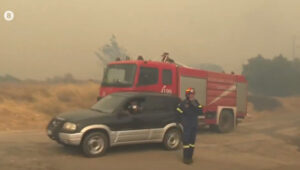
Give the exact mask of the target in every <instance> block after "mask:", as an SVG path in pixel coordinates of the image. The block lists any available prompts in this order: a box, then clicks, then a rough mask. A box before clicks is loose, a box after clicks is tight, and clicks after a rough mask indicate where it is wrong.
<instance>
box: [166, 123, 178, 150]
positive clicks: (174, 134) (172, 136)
mask: <svg viewBox="0 0 300 170" xmlns="http://www.w3.org/2000/svg"><path fill="white" fill-rule="evenodd" d="M180 143H181V131H180V130H179V129H175V128H173V129H170V130H168V131H167V132H166V133H165V136H164V140H163V144H164V146H165V148H166V149H167V150H176V149H178V147H179V146H180Z"/></svg>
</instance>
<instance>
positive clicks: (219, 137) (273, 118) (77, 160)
mask: <svg viewBox="0 0 300 170" xmlns="http://www.w3.org/2000/svg"><path fill="white" fill-rule="evenodd" d="M0 158H1V159H0V169H1V170H15V169H22V170H27V169H28V170H29V169H30V170H36V169H43V170H44V169H45V170H76V169H106V170H108V169H122V170H124V169H128V170H133V169H145V170H147V169H149V170H154V169H172V170H174V169H183V168H186V169H197V170H199V169H209V170H213V169H231V170H233V169H242V170H246V169H251V170H253V169H263V170H268V169H270V170H281V169H289V170H293V169H295V170H296V169H297V170H298V169H300V114H296V113H295V114H291V113H289V114H287V113H282V114H273V115H271V114H267V115H263V116H260V117H259V118H255V120H252V119H251V118H250V119H249V120H247V121H245V122H242V123H241V124H239V126H238V128H237V129H236V130H235V131H234V132H232V133H229V134H217V133H214V132H210V131H208V130H201V131H200V132H199V135H198V141H197V143H196V152H195V156H194V159H195V161H194V164H192V165H184V164H182V163H181V151H171V152H170V151H165V150H164V149H162V147H161V146H160V145H157V144H150V145H144V144H143V145H135V146H121V147H116V148H112V149H110V150H109V152H108V154H107V155H105V156H104V157H100V158H85V157H83V156H82V154H81V152H80V150H79V149H76V148H66V147H63V146H61V145H58V144H57V143H55V142H53V141H51V140H50V139H48V137H47V136H46V134H45V132H44V131H42V130H41V131H19V132H0Z"/></svg>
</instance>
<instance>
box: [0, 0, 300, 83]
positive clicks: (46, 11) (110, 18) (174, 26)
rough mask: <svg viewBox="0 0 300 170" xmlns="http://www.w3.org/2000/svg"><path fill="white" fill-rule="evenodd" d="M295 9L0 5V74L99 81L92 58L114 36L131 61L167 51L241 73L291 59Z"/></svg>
mask: <svg viewBox="0 0 300 170" xmlns="http://www.w3.org/2000/svg"><path fill="white" fill-rule="evenodd" d="M299 9H300V1H299V0H1V1H0V14H1V18H0V75H4V74H11V75H14V76H16V77H18V78H21V79H25V78H35V79H44V78H46V77H52V76H54V75H63V74H65V73H72V74H73V75H74V76H75V77H76V78H80V79H89V78H94V79H97V78H99V75H100V72H101V70H102V67H101V63H100V60H99V59H98V58H97V57H96V55H95V54H94V52H95V51H97V49H98V48H99V47H102V46H103V45H105V44H107V43H109V39H110V37H111V36H112V34H114V35H115V36H116V38H117V41H118V43H119V45H120V46H121V47H123V48H125V49H126V50H127V51H128V54H129V55H130V56H131V57H133V58H135V57H136V56H137V55H143V56H145V57H146V58H147V59H152V60H153V59H159V56H160V55H161V54H162V53H163V52H165V51H167V52H169V53H170V55H171V57H172V58H174V59H175V60H178V61H179V62H181V63H185V64H186V65H191V64H195V63H214V64H217V65H220V66H222V67H223V68H224V69H225V71H227V72H229V71H232V70H233V71H235V72H241V70H242V64H245V63H247V60H248V59H249V58H251V57H254V56H256V55H257V54H262V55H263V56H264V57H267V58H272V57H274V56H276V55H279V54H283V55H284V56H286V57H288V58H292V39H293V36H295V35H299V36H300V10H299ZM6 10H11V11H13V12H14V13H15V18H14V20H13V21H10V22H8V21H5V20H4V17H3V14H4V12H5V11H6ZM296 42H297V44H299V45H300V37H298V40H297V41H296ZM296 52H297V53H298V54H299V55H298V56H300V48H298V49H297V50H296ZM297 53H296V54H297Z"/></svg>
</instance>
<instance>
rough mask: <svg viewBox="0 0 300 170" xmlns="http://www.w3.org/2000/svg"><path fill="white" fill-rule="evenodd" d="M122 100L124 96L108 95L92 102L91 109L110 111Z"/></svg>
mask: <svg viewBox="0 0 300 170" xmlns="http://www.w3.org/2000/svg"><path fill="white" fill-rule="evenodd" d="M124 100H125V97H124V96H119V95H108V96H105V97H104V98H102V99H101V100H100V101H98V102H97V103H96V104H94V105H93V106H92V109H93V110H98V111H100V112H104V113H112V112H113V111H114V110H115V109H116V108H117V107H118V106H119V105H120V104H121V103H122V102H123V101H124Z"/></svg>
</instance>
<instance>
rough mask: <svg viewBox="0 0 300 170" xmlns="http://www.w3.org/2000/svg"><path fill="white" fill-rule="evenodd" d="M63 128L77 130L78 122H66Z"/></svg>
mask: <svg viewBox="0 0 300 170" xmlns="http://www.w3.org/2000/svg"><path fill="white" fill-rule="evenodd" d="M63 129H64V130H67V131H75V130H76V124H75V123H71V122H66V123H64V126H63Z"/></svg>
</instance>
